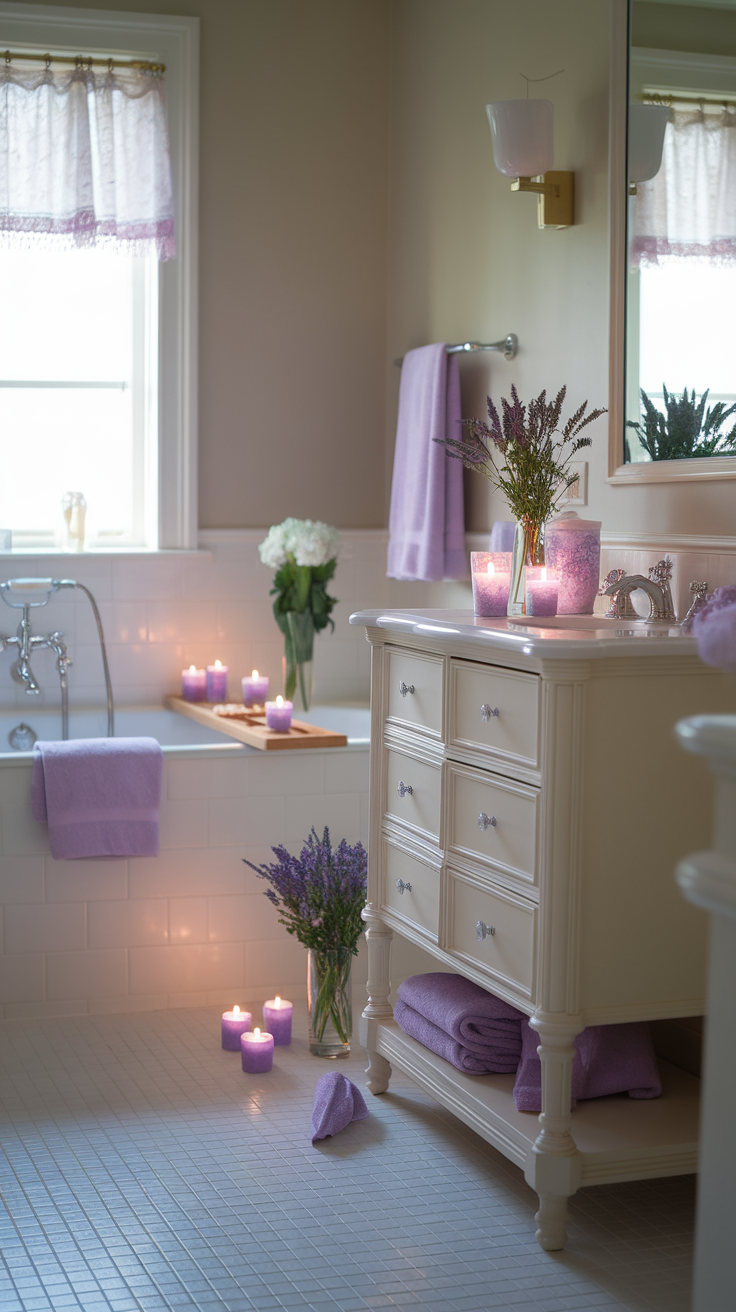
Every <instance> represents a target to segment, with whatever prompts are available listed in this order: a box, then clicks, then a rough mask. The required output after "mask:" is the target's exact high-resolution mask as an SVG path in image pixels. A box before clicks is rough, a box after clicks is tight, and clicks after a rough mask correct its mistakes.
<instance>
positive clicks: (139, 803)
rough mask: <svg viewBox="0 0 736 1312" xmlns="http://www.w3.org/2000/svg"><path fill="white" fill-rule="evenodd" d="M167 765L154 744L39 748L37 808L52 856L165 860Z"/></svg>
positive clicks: (99, 742) (82, 742) (76, 743)
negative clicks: (162, 818) (162, 825)
mask: <svg viewBox="0 0 736 1312" xmlns="http://www.w3.org/2000/svg"><path fill="white" fill-rule="evenodd" d="M163 765H164V758H163V752H162V751H161V747H160V746H159V744H158V743H157V742H156V739H155V738H77V739H74V740H73V741H72V742H65V743H36V745H35V748H34V753H33V774H32V778H31V804H32V807H33V815H34V818H35V819H36V820H41V821H46V822H47V823H48V826H49V843H50V845H51V855H52V856H53V857H55V858H56V859H57V860H58V861H71V860H74V859H76V858H79V857H101V856H158V850H159V829H158V821H159V803H160V800H161V779H162V777H163Z"/></svg>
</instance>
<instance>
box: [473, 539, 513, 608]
mask: <svg viewBox="0 0 736 1312" xmlns="http://www.w3.org/2000/svg"><path fill="white" fill-rule="evenodd" d="M470 571H471V575H472V580H473V612H474V613H475V614H476V615H483V616H498V615H505V614H506V612H507V610H508V604H509V592H510V590H511V552H510V551H471V553H470Z"/></svg>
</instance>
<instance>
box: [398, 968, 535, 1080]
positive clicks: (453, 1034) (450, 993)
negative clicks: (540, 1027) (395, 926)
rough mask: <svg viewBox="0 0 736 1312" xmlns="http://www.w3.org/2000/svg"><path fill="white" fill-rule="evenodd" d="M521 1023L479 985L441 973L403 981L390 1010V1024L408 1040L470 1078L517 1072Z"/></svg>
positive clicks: (505, 1004)
mask: <svg viewBox="0 0 736 1312" xmlns="http://www.w3.org/2000/svg"><path fill="white" fill-rule="evenodd" d="M523 1018H524V1017H523V1013H522V1012H520V1011H517V1009H516V1007H512V1006H510V1004H509V1003H508V1002H503V1001H502V999H501V998H496V997H494V995H493V994H492V993H488V992H487V991H486V990H485V989H482V988H481V987H480V985H478V984H474V983H473V982H472V981H471V980H468V979H463V977H462V975H449V974H445V973H443V972H442V971H430V972H429V973H428V974H426V975H412V976H411V978H410V979H406V980H404V983H403V984H400V985H399V988H398V990H397V1002H396V1005H395V1007H394V1020H395V1021H396V1023H397V1025H399V1026H400V1027H401V1029H402V1030H404V1032H405V1033H406V1034H408V1035H409V1036H410V1037H411V1038H413V1039H416V1040H417V1041H418V1042H419V1043H422V1044H423V1045H424V1047H425V1048H429V1049H430V1051H431V1052H435V1053H437V1056H438V1057H444V1059H445V1061H449V1062H451V1063H452V1065H453V1066H456V1067H457V1069H458V1070H461V1071H465V1072H466V1073H467V1074H471V1075H487V1074H509V1073H512V1072H513V1071H515V1070H516V1068H517V1066H518V1064H519V1059H520V1057H521V1022H522V1020H523Z"/></svg>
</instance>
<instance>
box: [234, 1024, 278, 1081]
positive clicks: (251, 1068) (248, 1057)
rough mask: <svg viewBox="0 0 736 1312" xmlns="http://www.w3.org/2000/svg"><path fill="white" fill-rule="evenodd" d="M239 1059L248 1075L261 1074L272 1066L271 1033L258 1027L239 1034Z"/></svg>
mask: <svg viewBox="0 0 736 1312" xmlns="http://www.w3.org/2000/svg"><path fill="white" fill-rule="evenodd" d="M240 1061H241V1065H242V1067H243V1070H244V1071H245V1072H246V1074H248V1075H262V1074H263V1073H264V1072H265V1071H270V1070H271V1069H272V1067H273V1034H266V1033H265V1032H262V1031H261V1030H259V1029H258V1028H256V1029H254V1031H253V1033H252V1034H241V1036H240Z"/></svg>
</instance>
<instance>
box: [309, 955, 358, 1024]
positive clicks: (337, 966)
mask: <svg viewBox="0 0 736 1312" xmlns="http://www.w3.org/2000/svg"><path fill="white" fill-rule="evenodd" d="M313 956H314V966H315V974H316V976H317V997H316V999H312V1008H311V1011H312V1015H311V1021H312V1029H313V1031H314V1036H315V1038H316V1039H317V1041H318V1042H320V1043H321V1042H322V1039H323V1038H324V1032H325V1029H326V1028H327V1022H328V1020H331V1021H332V1024H333V1026H334V1028H335V1030H336V1032H337V1034H338V1037H339V1039H340V1042H341V1043H349V1042H350V1038H351V1035H352V1032H353V1017H352V1012H351V1008H350V1005H349V1001H348V993H347V986H348V981H349V979H350V964H351V958H352V953H350V952H313Z"/></svg>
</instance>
